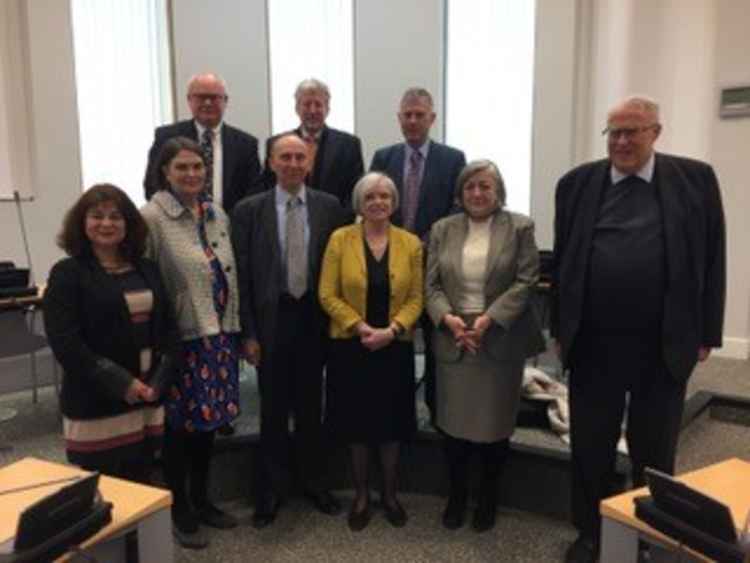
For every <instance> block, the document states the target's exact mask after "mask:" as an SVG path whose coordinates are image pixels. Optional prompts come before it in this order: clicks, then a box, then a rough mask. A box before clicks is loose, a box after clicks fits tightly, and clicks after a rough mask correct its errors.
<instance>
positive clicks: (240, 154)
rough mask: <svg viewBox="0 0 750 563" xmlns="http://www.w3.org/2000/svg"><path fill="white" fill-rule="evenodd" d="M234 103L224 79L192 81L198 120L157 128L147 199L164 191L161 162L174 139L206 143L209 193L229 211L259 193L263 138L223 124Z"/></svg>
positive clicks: (193, 109) (200, 77) (146, 185)
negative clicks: (159, 158)
mask: <svg viewBox="0 0 750 563" xmlns="http://www.w3.org/2000/svg"><path fill="white" fill-rule="evenodd" d="M228 100H229V97H228V95H227V87H226V83H225V82H224V81H223V80H222V79H221V78H220V77H219V76H217V75H215V74H212V73H207V74H198V75H196V76H193V78H191V79H190V82H189V84H188V93H187V101H188V105H189V106H190V111H191V112H192V114H193V119H188V120H186V121H179V122H177V123H174V124H172V125H164V126H162V127H158V128H157V129H156V131H155V133H154V143H153V145H152V146H151V149H150V150H149V153H148V166H147V168H146V176H145V178H144V179H143V187H144V189H145V193H146V199H150V198H151V196H152V195H153V194H154V193H155V192H156V191H157V190H158V189H159V186H158V177H159V174H158V170H155V169H154V166H155V162H156V159H157V156H158V155H159V151H160V150H161V147H162V145H163V144H164V143H165V142H167V141H168V140H169V139H171V138H173V137H188V138H190V139H194V140H195V141H197V142H198V143H200V145H201V147H202V148H203V153H204V156H205V159H206V165H207V171H206V172H207V174H206V190H207V191H208V192H210V193H211V194H212V195H213V199H214V201H216V202H218V203H219V204H221V206H222V207H223V208H224V210H225V211H226V212H227V213H229V212H230V211H231V210H232V208H233V207H234V206H235V204H236V203H237V202H238V201H239V200H240V199H242V198H243V197H245V196H246V195H248V194H250V193H253V192H256V191H259V189H260V184H261V181H262V177H261V173H260V161H259V159H258V140H257V139H256V138H255V137H253V136H252V135H249V134H248V133H245V132H244V131H241V130H240V129H237V128H236V127H232V126H231V125H228V124H227V123H224V122H223V118H224V111H225V110H226V107H227V102H228Z"/></svg>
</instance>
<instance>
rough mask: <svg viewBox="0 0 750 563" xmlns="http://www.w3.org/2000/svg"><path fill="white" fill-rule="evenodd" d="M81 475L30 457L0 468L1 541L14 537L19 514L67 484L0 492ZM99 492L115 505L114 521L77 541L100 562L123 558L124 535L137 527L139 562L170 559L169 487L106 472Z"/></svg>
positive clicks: (79, 471) (78, 470) (145, 562)
mask: <svg viewBox="0 0 750 563" xmlns="http://www.w3.org/2000/svg"><path fill="white" fill-rule="evenodd" d="M83 474H86V472H85V471H83V470H81V469H79V468H77V467H73V466H70V465H62V464H59V463H52V462H49V461H43V460H40V459H35V458H32V457H27V458H24V459H22V460H20V461H17V462H16V463H12V464H10V465H7V466H5V467H3V468H1V469H0V542H1V541H5V540H7V539H8V538H10V537H12V536H14V535H15V533H16V525H17V524H18V516H19V514H20V513H21V512H22V511H23V510H24V508H26V507H27V506H29V505H31V504H32V503H34V502H36V501H37V500H39V499H41V498H43V497H45V496H46V495H49V494H51V493H53V492H55V491H56V490H58V489H60V488H61V487H64V486H65V485H67V484H70V483H69V482H68V483H59V484H55V485H48V486H45V487H38V488H34V489H28V490H24V491H18V492H12V493H9V494H2V493H3V491H7V490H10V489H15V488H17V487H24V486H28V485H33V484H36V483H44V482H47V481H52V480H55V479H64V478H66V477H74V476H76V475H83ZM99 491H100V492H101V495H102V496H103V497H104V500H107V501H109V502H111V503H112V504H113V505H114V508H113V509H112V522H111V523H110V524H109V525H108V526H106V527H104V528H103V529H101V530H100V531H99V532H98V533H97V534H96V535H94V536H92V537H90V538H89V539H88V540H86V541H85V542H84V543H83V544H81V547H82V548H83V549H85V550H86V552H87V553H90V554H91V555H93V556H94V557H96V558H97V559H98V560H99V561H107V562H110V561H111V562H117V561H125V549H124V548H125V541H124V534H125V533H126V532H129V531H131V530H137V531H138V547H139V552H140V553H139V555H140V561H141V563H147V562H153V563H158V562H169V561H172V560H173V543H172V531H171V526H172V524H171V518H170V514H169V507H170V506H171V504H172V494H171V493H170V492H169V491H166V490H163V489H157V488H155V487H147V486H145V485H139V484H136V483H131V482H129V481H123V480H121V479H115V478H113V477H107V476H106V475H102V476H101V477H100V479H99ZM72 560H73V561H76V560H77V559H76V558H72Z"/></svg>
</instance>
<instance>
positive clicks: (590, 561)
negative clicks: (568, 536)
mask: <svg viewBox="0 0 750 563" xmlns="http://www.w3.org/2000/svg"><path fill="white" fill-rule="evenodd" d="M598 560H599V546H598V545H597V544H596V542H595V541H594V540H593V539H592V538H591V537H589V536H585V535H583V534H581V535H579V536H578V538H577V539H576V541H574V542H573V543H572V544H570V546H569V547H568V550H567V551H566V552H565V563H596V562H597V561H598Z"/></svg>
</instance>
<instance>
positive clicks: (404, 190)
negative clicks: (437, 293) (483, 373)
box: [370, 88, 466, 419]
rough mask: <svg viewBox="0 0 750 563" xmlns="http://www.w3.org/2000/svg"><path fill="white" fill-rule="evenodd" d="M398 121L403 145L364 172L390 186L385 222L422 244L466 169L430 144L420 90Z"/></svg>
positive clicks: (430, 365) (426, 104)
mask: <svg viewBox="0 0 750 563" xmlns="http://www.w3.org/2000/svg"><path fill="white" fill-rule="evenodd" d="M398 121H399V124H400V125H401V132H402V133H403V135H404V141H405V142H403V143H396V144H395V145H391V146H389V147H384V148H381V149H378V150H377V151H376V152H375V156H373V158H372V163H371V164H370V170H371V171H377V172H384V173H386V174H388V175H389V176H390V177H391V178H392V179H393V181H394V183H395V184H396V188H397V189H398V191H399V196H400V201H401V205H400V206H399V208H398V209H397V210H396V212H395V213H394V214H393V217H392V218H391V220H392V221H393V223H394V224H396V225H398V226H403V227H404V228H405V229H407V230H409V231H411V232H413V233H414V234H416V235H417V236H418V237H419V238H421V239H422V240H423V241H424V240H425V239H426V238H427V235H428V234H429V232H430V227H432V224H433V223H434V222H435V221H437V220H438V219H442V218H443V217H445V216H446V215H449V214H450V213H451V212H452V210H453V209H454V201H453V194H454V190H455V187H456V179H457V178H458V175H459V173H460V172H461V170H462V169H463V167H464V166H466V157H465V156H464V153H463V152H462V151H460V150H458V149H454V148H453V147H449V146H447V145H443V144H441V143H437V142H435V141H433V140H431V139H430V137H429V135H430V128H431V127H432V124H433V123H434V122H435V111H434V109H433V102H432V96H431V95H430V93H429V92H428V91H427V90H425V89H424V88H409V89H408V90H407V91H406V92H404V95H403V96H402V97H401V105H400V108H399V112H398ZM425 256H426V254H425ZM421 325H422V332H423V336H424V342H425V371H424V376H423V381H424V383H425V401H426V403H427V406H428V407H429V409H430V413H431V416H432V418H433V419H434V416H435V360H434V358H433V357H432V349H431V335H432V330H433V326H432V323H431V321H430V319H429V317H428V316H427V315H424V316H423V317H422V323H421Z"/></svg>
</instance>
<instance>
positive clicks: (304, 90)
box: [294, 78, 331, 103]
mask: <svg viewBox="0 0 750 563" xmlns="http://www.w3.org/2000/svg"><path fill="white" fill-rule="evenodd" d="M310 93H315V94H322V95H323V97H324V98H325V99H326V103H328V102H329V101H330V100H331V91H330V90H329V89H328V86H327V85H326V83H325V82H323V81H322V80H318V79H317V78H305V79H304V80H303V81H302V82H300V83H299V84H298V85H297V89H296V90H295V91H294V101H295V102H299V99H300V98H301V97H302V96H303V95H304V94H310Z"/></svg>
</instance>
